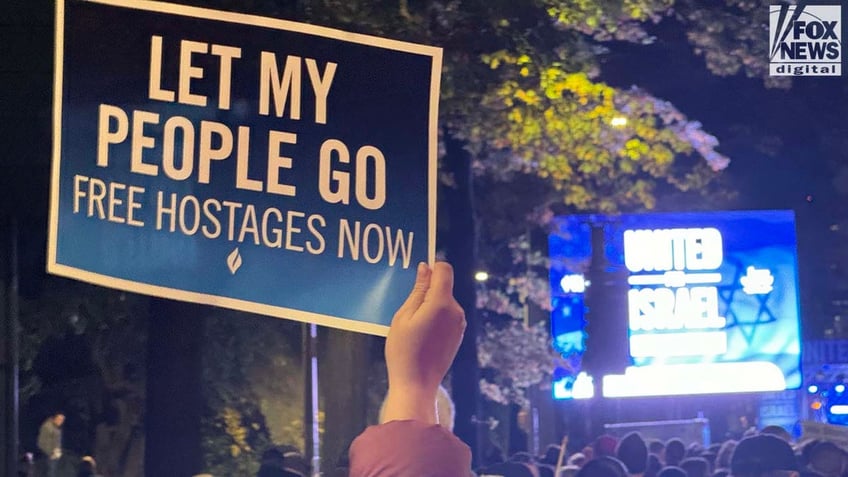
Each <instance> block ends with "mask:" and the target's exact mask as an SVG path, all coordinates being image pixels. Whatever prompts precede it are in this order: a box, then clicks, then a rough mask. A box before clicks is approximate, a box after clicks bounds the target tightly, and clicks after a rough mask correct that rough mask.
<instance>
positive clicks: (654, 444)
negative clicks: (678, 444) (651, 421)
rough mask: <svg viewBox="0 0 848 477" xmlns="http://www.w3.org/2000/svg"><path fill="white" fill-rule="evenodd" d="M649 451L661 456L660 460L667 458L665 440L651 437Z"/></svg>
mask: <svg viewBox="0 0 848 477" xmlns="http://www.w3.org/2000/svg"><path fill="white" fill-rule="evenodd" d="M648 452H649V453H651V454H654V455H656V456H657V457H659V458H660V462H662V461H664V460H665V442H663V441H661V440H659V439H650V440H649V441H648Z"/></svg>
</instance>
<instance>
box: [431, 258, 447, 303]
mask: <svg viewBox="0 0 848 477" xmlns="http://www.w3.org/2000/svg"><path fill="white" fill-rule="evenodd" d="M432 274H433V277H432V279H431V280H430V287H429V289H428V290H427V299H428V300H437V301H438V300H445V299H449V298H452V297H453V267H452V266H451V265H450V264H449V263H447V262H436V263H435V264H433V272H432Z"/></svg>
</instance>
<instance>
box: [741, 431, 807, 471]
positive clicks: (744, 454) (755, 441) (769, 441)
mask: <svg viewBox="0 0 848 477" xmlns="http://www.w3.org/2000/svg"><path fill="white" fill-rule="evenodd" d="M730 473H731V475H733V477H798V462H797V461H796V459H795V453H794V452H793V451H792V447H790V446H789V444H788V443H787V442H786V441H784V440H783V439H781V438H779V437H775V436H772V435H762V434H760V435H756V436H752V437H746V438H745V439H742V440H741V441H739V444H737V445H736V449H735V450H734V451H733V456H732V457H731V458H730Z"/></svg>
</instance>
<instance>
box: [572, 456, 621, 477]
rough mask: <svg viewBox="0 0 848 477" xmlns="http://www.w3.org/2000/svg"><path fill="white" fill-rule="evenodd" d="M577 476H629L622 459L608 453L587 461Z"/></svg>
mask: <svg viewBox="0 0 848 477" xmlns="http://www.w3.org/2000/svg"><path fill="white" fill-rule="evenodd" d="M576 477H628V473H627V468H626V467H625V466H624V464H623V463H622V462H621V461H620V460H618V459H616V458H615V457H611V456H608V455H607V456H601V457H597V458H595V459H592V460H590V461H588V462H586V465H584V466H583V468H581V469H580V471H579V472H577V475H576Z"/></svg>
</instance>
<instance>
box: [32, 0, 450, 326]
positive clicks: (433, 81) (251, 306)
mask: <svg viewBox="0 0 848 477" xmlns="http://www.w3.org/2000/svg"><path fill="white" fill-rule="evenodd" d="M85 1H88V2H90V3H101V4H104V5H111V6H117V7H124V8H131V9H136V10H147V11H152V12H159V13H169V14H173V15H181V16H187V17H194V18H202V19H207V20H218V21H224V22H229V23H240V24H245V25H252V26H261V27H267V28H272V29H275V30H286V31H294V32H298V33H306V34H309V35H315V36H322V37H325V38H333V39H337V40H342V41H347V42H351V43H359V44H362V45H368V46H375V47H380V48H385V49H388V50H395V51H402V52H406V53H413V54H418V55H423V56H430V57H431V58H432V69H431V72H430V104H429V106H430V118H429V127H428V136H429V137H428V142H427V144H428V149H429V151H428V160H429V168H428V175H429V177H428V180H427V193H428V196H429V203H428V206H427V212H428V213H427V215H428V221H427V224H428V232H427V235H428V240H429V248H428V250H427V257H428V262H430V263H431V264H432V263H433V262H434V261H435V259H436V192H437V182H436V174H437V172H438V171H437V168H438V119H439V92H440V79H441V71H442V49H441V48H438V47H434V46H427V45H419V44H415V43H408V42H404V41H399V40H390V39H387V38H380V37H376V36H371V35H363V34H360V33H351V32H346V31H342V30H336V29H333V28H327V27H321V26H316V25H309V24H305V23H298V22H294V21H290V20H281V19H276V18H269V17H262V16H258V15H247V14H243V13H233V12H225V11H219V10H211V9H208V8H199V7H190V6H185V5H175V4H171V3H163V2H153V1H149V0H85ZM64 35H65V0H56V39H55V55H54V82H53V151H52V154H53V160H52V165H51V173H50V175H51V177H50V223H49V231H48V239H47V272H48V273H51V274H54V275H59V276H64V277H67V278H72V279H75V280H81V281H84V282H88V283H92V284H95V285H99V286H104V287H108V288H115V289H119V290H124V291H128V292H132V293H142V294H145V295H151V296H156V297H160V298H169V299H174V300H180V301H186V302H191V303H198V304H203V305H214V306H220V307H224V308H230V309H234V310H238V311H245V312H249V313H256V314H262V315H269V316H274V317H277V318H286V319H291V320H296V321H302V322H307V323H315V324H317V325H321V326H328V327H332V328H340V329H343V330H349V331H356V332H360V333H368V334H372V335H378V336H386V334H388V332H389V327H388V326H385V325H379V324H376V323H368V322H362V321H357V320H351V319H349V318H338V317H334V316H329V315H323V314H319V313H311V312H307V311H302V310H296V309H292V308H285V307H279V306H272V305H266V304H261V303H256V302H251V301H247V300H239V299H236V298H229V297H222V296H218V295H210V294H206V293H197V292H191V291H186V290H180V289H176V288H170V287H163V286H158V285H151V284H148V283H141V282H136V281H132V280H125V279H121V278H115V277H111V276H108V275H103V274H99V273H94V272H89V271H86V270H82V269H79V268H76V267H71V266H68V265H63V264H60V263H57V262H56V247H57V241H58V232H59V175H60V168H61V153H62V99H63V92H64V90H63V85H64V83H63V75H64V70H63V67H64V39H65V36H64Z"/></svg>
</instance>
